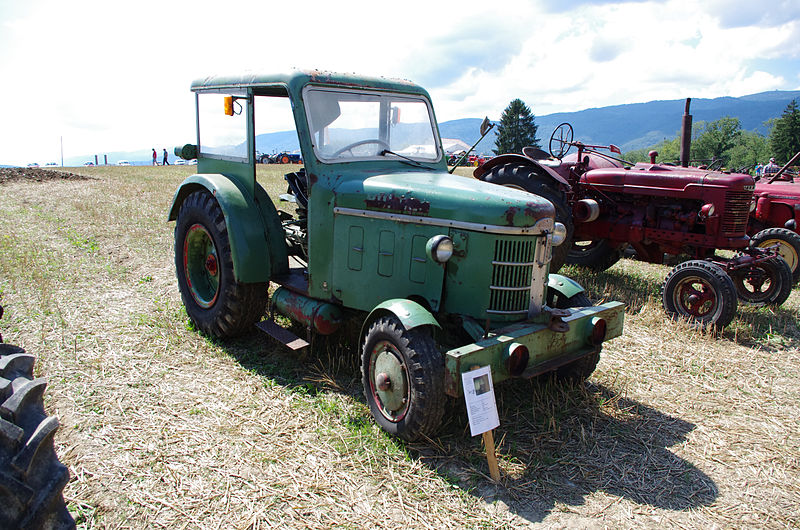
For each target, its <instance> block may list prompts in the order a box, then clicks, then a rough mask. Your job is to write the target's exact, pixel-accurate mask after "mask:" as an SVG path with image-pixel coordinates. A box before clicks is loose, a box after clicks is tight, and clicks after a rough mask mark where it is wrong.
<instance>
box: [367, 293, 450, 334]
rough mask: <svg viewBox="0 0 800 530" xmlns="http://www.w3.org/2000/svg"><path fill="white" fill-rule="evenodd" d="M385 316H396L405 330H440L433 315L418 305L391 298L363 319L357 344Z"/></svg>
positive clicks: (403, 299)
mask: <svg viewBox="0 0 800 530" xmlns="http://www.w3.org/2000/svg"><path fill="white" fill-rule="evenodd" d="M386 315H394V316H396V317H397V319H398V320H399V321H400V323H401V324H403V327H404V328H406V329H414V328H417V327H419V326H436V327H437V328H439V329H441V328H442V326H440V325H439V322H437V321H436V318H434V316H433V314H431V312H430V311H428V310H427V309H425V308H424V307H422V306H421V305H419V304H418V303H416V302H414V301H412V300H407V299H405V298H392V299H391V300H386V301H385V302H381V303H380V304H378V305H377V306H375V309H373V310H372V311H370V313H369V316H368V317H367V318H366V319H364V324H363V325H362V326H361V334H360V335H359V344H363V343H364V336H365V335H366V334H367V331H368V330H369V327H370V326H371V325H372V323H373V322H374V321H375V320H377V319H378V318H380V317H382V316H386Z"/></svg>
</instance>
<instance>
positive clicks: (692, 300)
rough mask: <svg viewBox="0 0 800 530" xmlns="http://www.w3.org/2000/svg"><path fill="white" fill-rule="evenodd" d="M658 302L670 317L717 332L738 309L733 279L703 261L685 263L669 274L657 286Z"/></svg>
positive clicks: (728, 322) (717, 267) (730, 319)
mask: <svg viewBox="0 0 800 530" xmlns="http://www.w3.org/2000/svg"><path fill="white" fill-rule="evenodd" d="M661 303H662V304H663V306H664V310H665V311H666V312H667V314H669V315H670V316H671V317H673V318H685V319H687V320H688V321H689V324H690V326H697V327H701V328H705V327H710V328H713V329H717V330H719V329H722V328H724V327H725V326H727V325H728V324H730V323H731V321H732V320H733V317H734V316H735V315H736V309H737V307H738V302H737V298H736V288H735V287H734V285H733V280H731V278H730V276H728V275H727V274H725V271H724V270H723V269H722V267H720V266H719V265H716V264H714V263H711V262H710V261H703V260H691V261H685V262H683V263H680V264H678V266H676V267H675V268H674V269H672V271H670V273H669V274H668V275H667V277H666V279H665V280H664V284H663V285H662V286H661Z"/></svg>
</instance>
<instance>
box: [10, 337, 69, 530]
mask: <svg viewBox="0 0 800 530" xmlns="http://www.w3.org/2000/svg"><path fill="white" fill-rule="evenodd" d="M34 360H35V358H34V356H33V355H29V354H26V353H25V350H23V349H22V348H18V347H17V346H12V345H10V344H0V528H30V529H34V528H35V529H39V528H47V529H66V528H75V521H73V519H72V516H71V515H70V513H69V511H68V510H67V507H66V505H65V503H64V495H63V490H64V486H65V485H66V484H67V482H68V481H69V471H68V470H67V467H66V466H65V465H64V464H62V463H61V462H59V460H58V456H57V455H56V452H55V448H54V446H53V437H54V435H55V433H56V430H57V429H58V418H56V417H55V416H50V417H48V416H47V413H46V412H45V410H44V401H43V399H42V396H43V394H44V390H45V388H46V387H47V382H46V380H45V379H43V378H39V379H34V377H33V364H34Z"/></svg>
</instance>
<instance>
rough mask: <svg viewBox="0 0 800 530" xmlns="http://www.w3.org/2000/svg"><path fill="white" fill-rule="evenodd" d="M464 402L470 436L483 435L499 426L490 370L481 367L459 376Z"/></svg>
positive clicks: (486, 367)
mask: <svg viewBox="0 0 800 530" xmlns="http://www.w3.org/2000/svg"><path fill="white" fill-rule="evenodd" d="M461 382H462V384H463V388H464V400H465V401H466V402H467V416H468V417H469V430H470V433H471V434H472V436H477V435H479V434H483V433H485V432H486V431H491V430H492V429H495V428H497V427H499V426H500V417H499V416H498V414H497V402H495V400H494V384H493V383H492V370H491V368H489V367H488V366H483V367H481V368H477V369H475V370H472V371H469V372H464V373H463V374H461Z"/></svg>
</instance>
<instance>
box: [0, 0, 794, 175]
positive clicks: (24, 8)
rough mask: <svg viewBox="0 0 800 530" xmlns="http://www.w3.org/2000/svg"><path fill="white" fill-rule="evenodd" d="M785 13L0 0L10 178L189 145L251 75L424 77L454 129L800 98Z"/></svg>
mask: <svg viewBox="0 0 800 530" xmlns="http://www.w3.org/2000/svg"><path fill="white" fill-rule="evenodd" d="M575 1H577V3H578V4H580V5H579V6H577V7H575V6H573V8H572V9H564V8H565V6H568V4H569V3H570V2H572V3H573V4H575ZM768 4H769V3H768ZM759 5H760V4H759ZM773 6H774V7H775V8H776V9H773V8H770V7H769V5H768V6H767V8H763V11H764V12H763V13H761V16H760V17H759V16H758V13H757V12H756V11H755V10H754V9H753V8H751V7H750V5H749V4H741V3H740V2H734V1H723V0H710V2H708V3H705V4H702V5H701V4H699V3H697V2H694V1H691V0H668V1H666V2H655V1H647V0H643V1H637V2H627V3H619V2H607V1H604V0H588V1H583V0H568V1H562V2H557V3H556V2H549V0H548V2H539V3H531V2H529V1H527V0H513V1H508V0H501V1H499V2H495V3H489V4H487V3H486V2H482V1H478V0H467V1H465V2H462V3H459V4H458V5H445V4H444V3H431V2H423V1H422V0H410V1H408V2H404V3H403V4H397V5H384V4H380V3H375V2H372V1H366V0H358V1H344V2H337V3H333V2H329V1H322V0H311V1H308V2H305V3H303V4H302V7H299V8H297V9H296V10H295V11H294V12H293V13H289V12H287V11H286V10H282V9H276V7H275V5H273V4H271V3H269V2H246V1H234V2H228V3H225V4H220V3H218V2H212V1H209V0H206V1H203V0H196V1H192V2H189V1H175V2H160V1H157V0H141V1H140V2H137V3H135V4H120V3H114V2H106V1H100V0H74V1H73V2H62V1H56V0H28V1H27V2H8V1H3V0H0V46H2V49H3V50H4V53H3V54H0V71H2V72H3V78H4V82H3V83H2V84H0V100H2V101H3V105H2V106H0V122H1V123H2V124H3V127H0V163H18V164H24V163H27V162H32V161H38V162H46V161H51V160H52V159H54V158H57V154H58V143H59V142H58V139H59V137H60V136H62V135H63V137H64V146H65V154H66V155H68V156H69V155H79V154H91V153H96V152H97V153H102V152H108V151H116V150H134V149H142V148H147V149H149V148H150V147H159V148H160V147H162V146H163V147H167V146H172V145H177V144H182V143H184V142H186V141H191V140H192V139H193V137H194V121H193V98H192V96H191V94H190V92H189V90H188V88H189V84H190V82H191V81H192V80H193V79H194V78H197V77H200V76H203V75H208V74H214V73H233V72H241V71H242V70H259V71H268V72H269V71H285V70H288V69H290V68H291V67H301V68H320V69H328V70H337V71H345V72H357V73H361V74H367V75H384V76H392V77H402V78H406V79H411V80H413V81H417V82H419V83H420V84H422V85H423V86H426V88H428V89H429V91H430V92H431V95H432V96H433V99H434V105H435V106H436V110H437V116H438V117H439V119H440V120H441V121H444V120H450V119H456V118H462V117H482V116H483V115H488V116H489V117H490V118H493V119H497V118H499V116H500V114H501V113H502V111H503V109H504V108H505V107H506V106H507V105H508V103H509V102H510V101H511V100H512V99H514V98H521V99H523V100H524V101H525V102H526V103H527V104H528V105H529V106H530V107H531V108H532V109H533V111H534V113H535V114H536V115H542V114H549V113H551V112H557V111H570V110H580V109H583V108H588V107H598V106H605V105H612V104H622V103H632V102H641V101H649V100H654V99H680V98H684V97H718V96H725V95H743V94H745V93H751V92H760V91H763V90H772V89H796V88H798V83H800V77H798V73H797V68H796V65H797V64H798V63H797V61H798V60H800V22H798V18H800V7H795V6H800V4H797V2H788V1H783V0H777V1H776V2H773ZM293 16H294V18H293ZM751 19H752V24H750V23H748V21H749V20H751ZM756 19H758V20H756ZM765 28H770V30H771V31H769V32H766V31H765ZM765 35H766V36H767V37H768V38H765Z"/></svg>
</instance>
